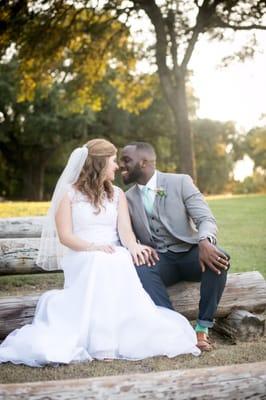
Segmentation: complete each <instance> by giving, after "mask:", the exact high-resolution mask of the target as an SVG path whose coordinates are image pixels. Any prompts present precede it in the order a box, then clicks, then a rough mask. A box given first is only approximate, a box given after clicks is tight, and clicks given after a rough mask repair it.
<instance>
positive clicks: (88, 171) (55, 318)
mask: <svg viewBox="0 0 266 400" xmlns="http://www.w3.org/2000/svg"><path fill="white" fill-rule="evenodd" d="M116 153H117V150H116V148H115V147H114V145H113V144H112V143H110V142H108V141H106V140H104V139H94V140H90V141H89V142H88V143H87V144H86V145H84V146H83V147H80V148H77V149H75V150H74V151H73V152H72V154H71V156H70V158H69V160H68V163H67V165H66V168H65V169H64V171H63V173H62V175H61V177H60V179H59V180H58V182H57V185H56V188H55V191H54V194H53V197H52V202H51V207H50V210H49V212H48V216H47V219H46V223H45V224H44V227H43V232H42V238H41V244H40V251H39V255H38V259H37V263H38V265H40V266H41V267H42V268H44V269H48V270H51V269H56V268H61V269H63V271H64V278H65V281H64V288H63V289H62V290H50V291H48V292H46V293H44V294H43V295H42V296H41V297H40V299H39V302H38V305H37V308H36V312H35V316H34V319H33V322H32V324H28V325H25V326H23V327H22V328H20V329H16V330H15V331H13V332H11V333H10V334H9V335H8V337H7V338H6V339H5V340H4V341H3V343H2V344H1V346H0V362H8V361H11V362H12V363H14V364H26V365H29V366H32V367H39V366H42V365H45V364H49V363H65V364H68V363H70V362H81V361H85V360H92V359H127V360H138V359H143V358H145V357H152V356H159V355H166V356H168V357H174V356H177V355H179V354H186V353H191V354H193V355H199V354H200V350H199V349H198V348H197V347H196V343H197V340H196V334H195V332H194V330H193V328H192V327H191V325H190V324H189V322H188V321H187V320H186V318H184V317H183V316H182V315H180V314H178V313H176V312H174V311H172V310H169V309H166V308H163V307H158V306H156V305H155V304H154V303H153V301H152V300H151V298H150V297H149V295H148V294H147V293H146V292H145V291H144V289H143V288H142V285H141V283H140V281H139V278H138V275H137V272H136V270H135V266H134V263H135V264H136V265H137V266H138V265H140V264H143V263H144V262H145V259H147V256H150V255H151V254H150V253H149V252H150V249H149V248H148V247H146V246H143V245H141V244H138V243H137V242H136V239H135V236H134V233H133V231H132V228H131V224H130V218H129V214H128V209H127V202H126V198H125V195H124V193H123V191H122V190H121V189H119V188H118V187H116V186H114V185H113V184H112V181H113V180H114V177H115V171H116V170H117V169H118V165H117V162H116Z"/></svg>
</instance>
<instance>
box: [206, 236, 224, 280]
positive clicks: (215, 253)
mask: <svg viewBox="0 0 266 400" xmlns="http://www.w3.org/2000/svg"><path fill="white" fill-rule="evenodd" d="M199 262H200V266H201V270H202V272H205V270H206V268H210V269H211V270H212V271H214V272H215V273H216V274H218V275H220V274H221V269H223V270H227V269H228V268H229V265H230V264H229V259H228V257H227V256H226V255H225V254H224V253H222V252H221V251H220V250H219V249H217V247H215V246H214V245H213V244H211V243H210V242H209V240H208V239H204V240H200V241H199Z"/></svg>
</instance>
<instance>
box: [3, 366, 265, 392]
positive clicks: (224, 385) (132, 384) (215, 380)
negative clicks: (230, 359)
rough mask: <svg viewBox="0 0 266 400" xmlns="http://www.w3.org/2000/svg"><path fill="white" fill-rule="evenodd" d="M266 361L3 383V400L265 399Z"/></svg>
mask: <svg viewBox="0 0 266 400" xmlns="http://www.w3.org/2000/svg"><path fill="white" fill-rule="evenodd" d="M265 393H266V362H258V363H251V364H238V365H228V366H222V367H212V368H198V369H187V370H176V371H164V372H154V373H148V374H131V375H119V376H105V377H99V378H86V379H71V380H61V381H44V382H32V383H17V384H3V385H0V400H33V399H34V400H41V399H51V400H52V399H57V400H60V399H61V400H72V399H79V400H89V399H90V400H92V399H101V400H124V399H128V400H138V399H147V400H148V399H152V400H157V399H164V400H170V399H171V400H172V399H176V400H188V399H198V400H203V399H204V400H205V399H241V400H245V399H265Z"/></svg>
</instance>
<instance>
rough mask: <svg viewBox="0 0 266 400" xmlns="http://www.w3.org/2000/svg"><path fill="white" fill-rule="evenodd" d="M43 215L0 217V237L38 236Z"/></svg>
mask: <svg viewBox="0 0 266 400" xmlns="http://www.w3.org/2000/svg"><path fill="white" fill-rule="evenodd" d="M44 218H45V217H16V218H0V238H1V239H8V238H26V237H29V238H32V237H40V236H41V232H42V224H43V221H44Z"/></svg>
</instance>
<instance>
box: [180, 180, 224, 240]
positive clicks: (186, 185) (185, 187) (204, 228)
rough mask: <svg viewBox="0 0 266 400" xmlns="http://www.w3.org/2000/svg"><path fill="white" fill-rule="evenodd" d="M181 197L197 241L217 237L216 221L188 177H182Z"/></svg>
mask: <svg viewBox="0 0 266 400" xmlns="http://www.w3.org/2000/svg"><path fill="white" fill-rule="evenodd" d="M182 197H183V202H184V204H185V207H186V210H187V213H188V215H189V217H191V218H192V220H193V222H194V224H195V225H196V228H197V230H198V233H199V240H200V239H203V238H206V237H207V236H213V237H214V238H216V235H217V231H218V228H217V224H216V220H215V218H214V216H213V214H212V212H211V210H210V208H209V206H208V204H207V203H206V201H205V199H204V197H203V195H202V193H201V192H200V191H199V189H198V188H197V187H196V186H195V185H194V183H193V181H192V179H191V177H190V176H189V175H183V179H182Z"/></svg>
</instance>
